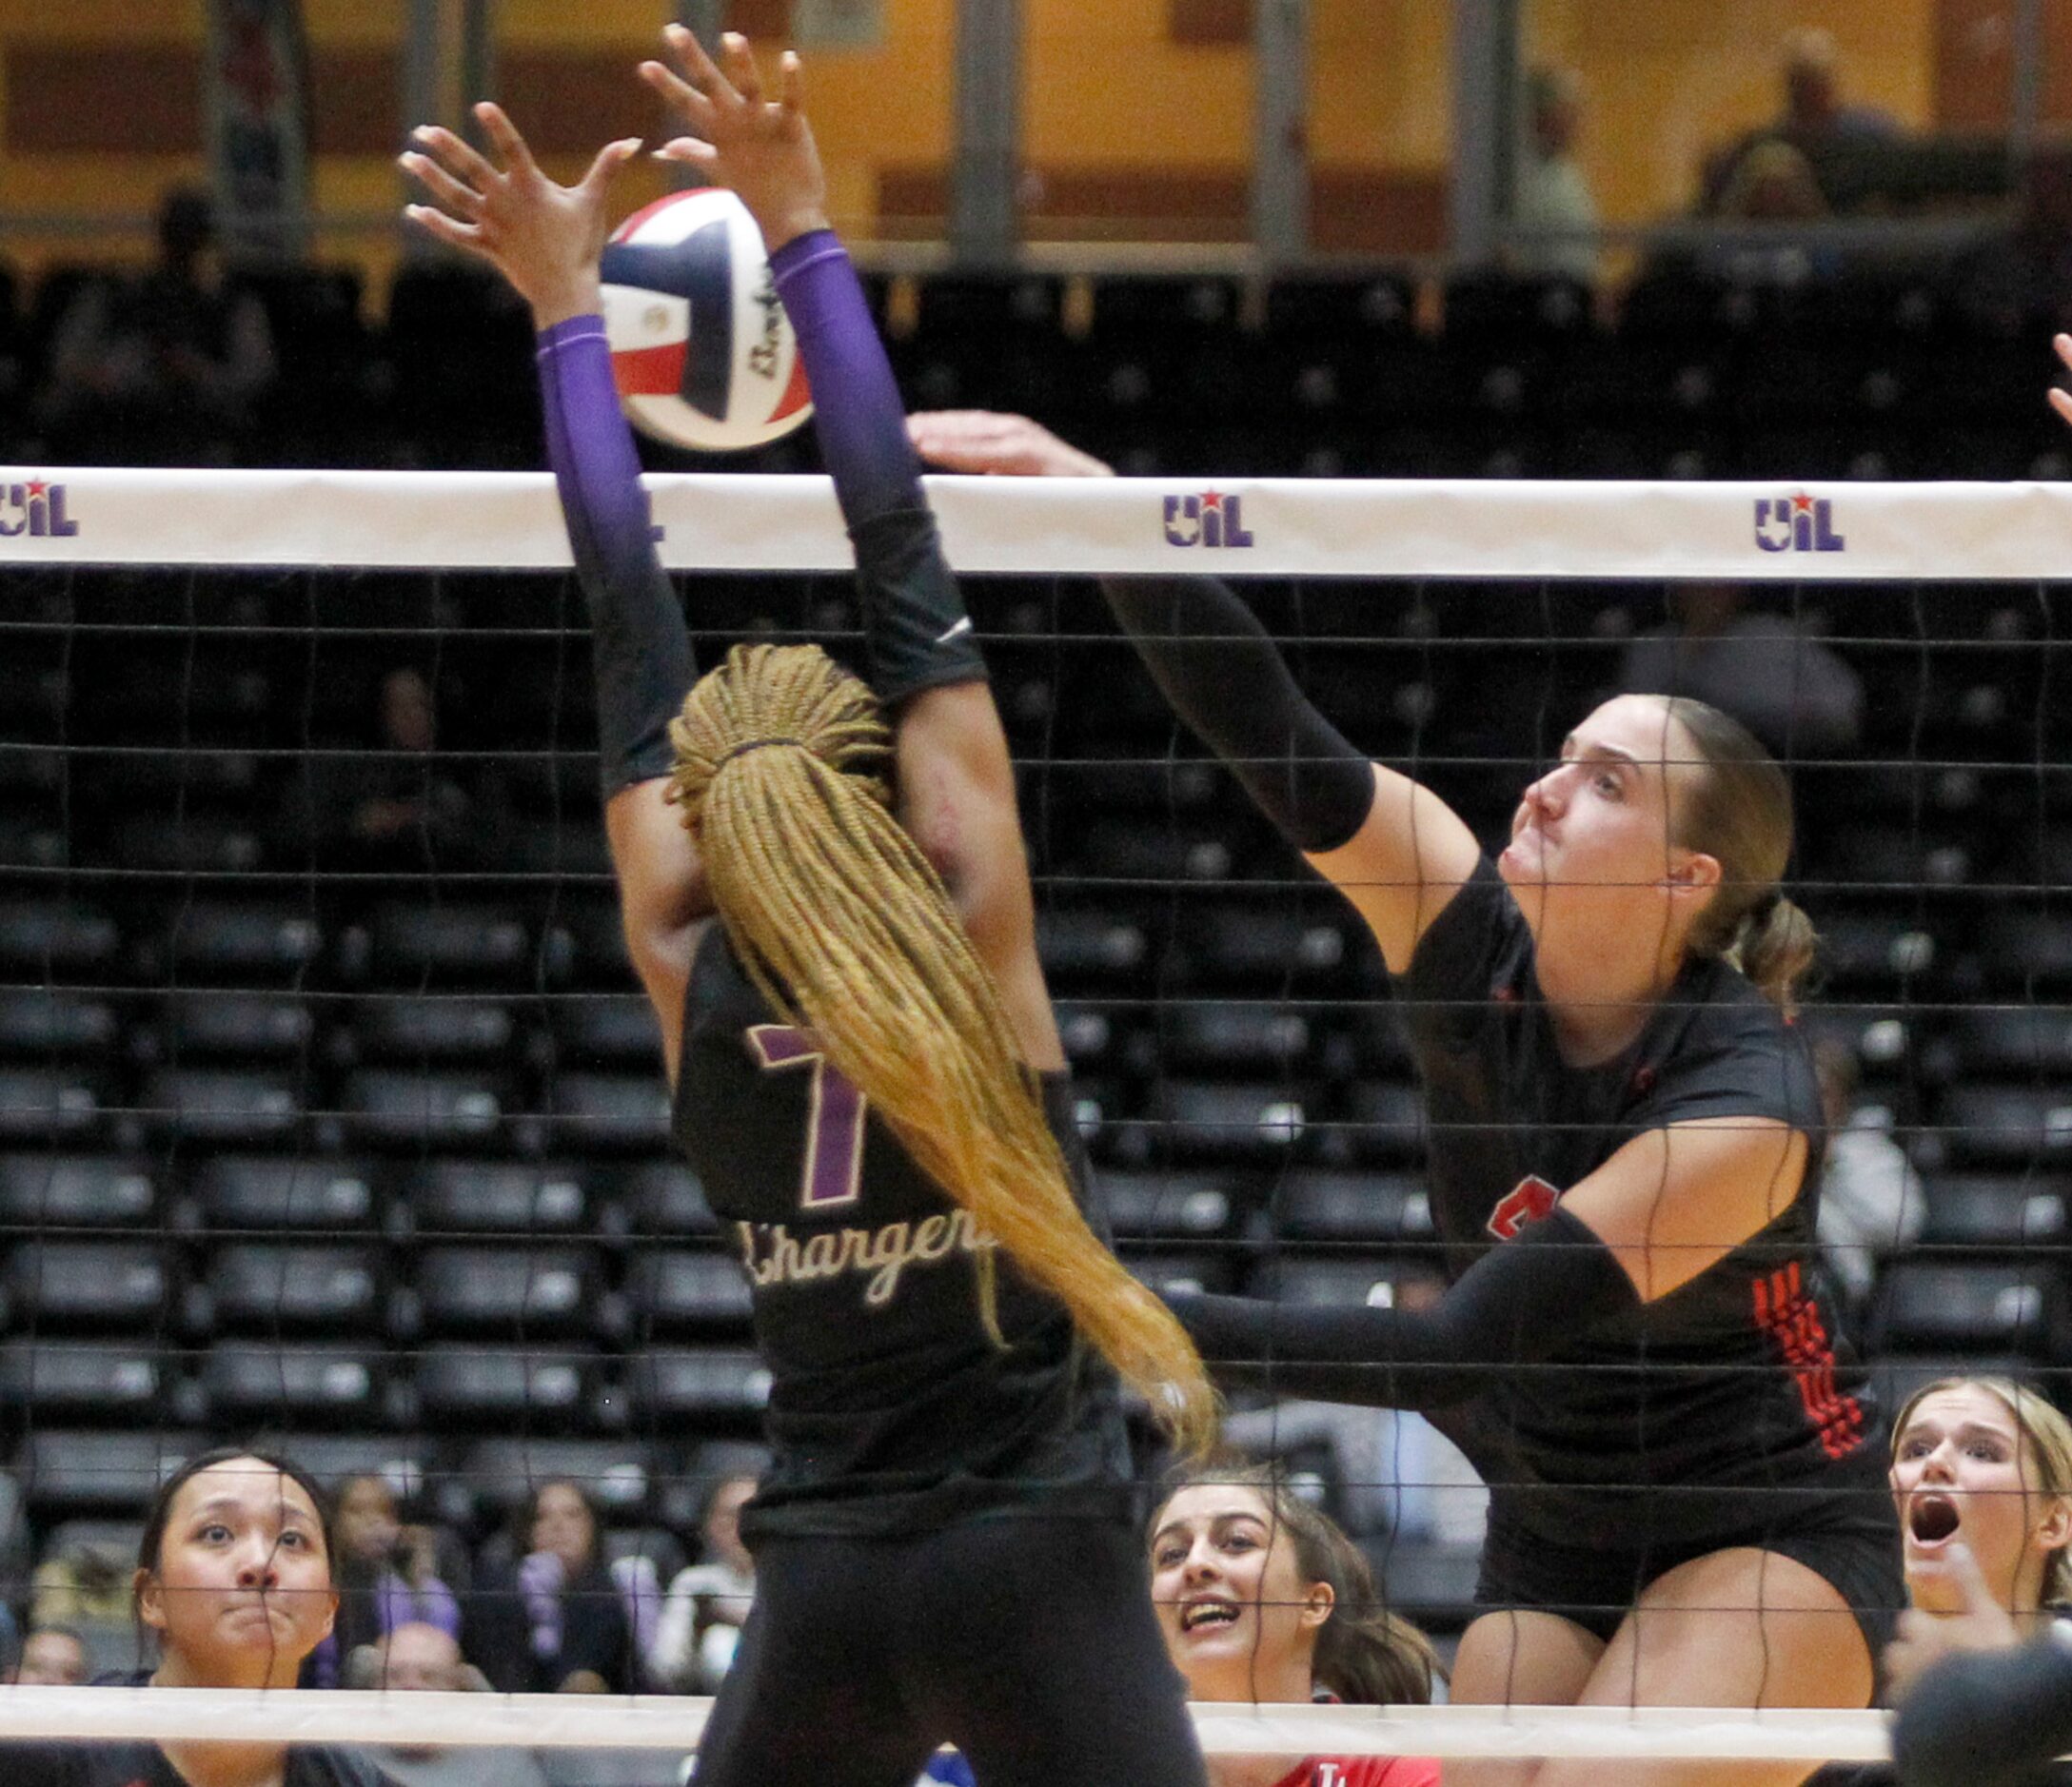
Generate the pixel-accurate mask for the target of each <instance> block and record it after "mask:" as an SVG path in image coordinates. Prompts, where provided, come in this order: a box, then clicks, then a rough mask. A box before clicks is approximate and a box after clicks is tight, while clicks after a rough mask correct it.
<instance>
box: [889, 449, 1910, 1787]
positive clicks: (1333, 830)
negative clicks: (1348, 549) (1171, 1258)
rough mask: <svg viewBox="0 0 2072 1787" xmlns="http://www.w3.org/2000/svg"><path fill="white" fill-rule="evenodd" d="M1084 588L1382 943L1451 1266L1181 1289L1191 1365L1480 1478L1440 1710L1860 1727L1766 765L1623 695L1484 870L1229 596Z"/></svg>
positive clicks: (1861, 1622) (1682, 707)
mask: <svg viewBox="0 0 2072 1787" xmlns="http://www.w3.org/2000/svg"><path fill="white" fill-rule="evenodd" d="M913 433H914V438H915V440H916V441H917V442H918V444H919V445H920V447H921V449H922V451H923V453H924V454H925V455H926V456H928V457H930V458H932V459H935V460H937V461H940V462H942V463H944V464H946V465H948V466H950V467H951V468H952V469H954V470H959V471H1030V470H1038V471H1041V470H1051V469H1056V470H1058V471H1060V472H1068V473H1080V474H1082V475H1083V474H1084V473H1086V472H1087V471H1088V470H1090V469H1095V470H1097V469H1101V468H1099V467H1090V465H1089V462H1088V461H1086V459H1085V456H1084V455H1080V454H1077V453H1076V452H1075V450H1073V449H1071V448H1068V447H1065V446H1064V445H1063V443H1062V442H1056V441H1055V440H1054V439H1053V438H1052V437H1050V436H1049V435H1048V434H1046V433H1045V432H1044V431H1043V430H1041V429H1040V428H1037V427H1036V424H1034V423H1032V422H1026V421H1023V420H1021V419H1018V418H1002V417H993V416H985V415H977V414H971V413H965V414H961V415H958V414H952V415H947V416H936V417H917V418H915V420H914V423H913ZM1106 587H1107V592H1108V597H1109V601H1110V604H1111V606H1112V607H1113V608H1114V609H1115V614H1116V617H1117V619H1119V620H1120V621H1121V623H1122V625H1123V628H1124V630H1125V631H1126V632H1127V633H1128V634H1129V635H1130V638H1131V639H1132V641H1133V642H1134V643H1135V646H1136V649H1137V651H1138V653H1139V655H1140V656H1141V657H1142V658H1143V659H1144V661H1145V664H1146V666H1147V667H1148V668H1149V669H1150V671H1151V673H1152V676H1153V677H1154V679H1155V680H1156V681H1157V683H1158V685H1159V686H1160V688H1161V689H1163V690H1164V692H1165V694H1166V696H1167V697H1168V698H1169V699H1170V700H1171V701H1172V703H1173V705H1174V708H1175V709H1176V710H1177V712H1178V713H1179V714H1180V716H1181V717H1182V718H1184V719H1185V720H1186V721H1187V722H1188V724H1189V725H1190V726H1191V727H1192V728H1193V729H1194V731H1195V732H1196V733H1197V734H1199V735H1200V736H1201V737H1202V738H1204V739H1205V740H1206V741H1207V742H1208V743H1209V744H1210V745H1211V746H1212V747H1214V749H1215V750H1216V752H1217V753H1218V754H1219V755H1220V756H1222V757H1223V758H1224V760H1225V761H1226V762H1227V763H1228V764H1229V765H1230V767H1231V769H1232V771H1233V774H1234V775H1235V776H1237V777H1238V779H1239V780H1240V781H1241V782H1242V783H1243V784H1244V786H1245V788H1246V790H1247V791H1248V792H1249V793H1250V794H1251V795H1252V797H1253V800H1254V801H1255V802H1256V803H1257V804H1258V805H1259V807H1260V808H1261V809H1262V811H1264V812H1265V814H1266V815H1267V816H1268V817H1269V818H1271V819H1272V820H1273V822H1274V823H1275V824H1276V825H1277V826H1278V828H1279V829H1280V830H1281V832H1282V833H1283V834H1284V835H1286V836H1287V837H1288V838H1289V839H1290V841H1291V842H1293V844H1294V845H1295V846H1296V848H1297V849H1299V850H1300V851H1301V852H1302V853H1303V854H1304V855H1305V856H1306V857H1307V858H1308V860H1309V861H1310V863H1311V864H1312V866H1313V867H1314V868H1316V869H1317V870H1318V871H1320V872H1321V873H1322V874H1325V875H1326V876H1328V877H1329V878H1330V879H1331V880H1332V882H1333V883H1334V884H1335V885H1336V886H1337V887H1338V889H1339V890H1340V891H1341V892H1342V893H1343V894H1345V896H1346V897H1347V899H1348V900H1349V901H1350V902H1351V903H1352V906H1353V908H1354V909H1355V910H1356V911H1357V912H1358V913H1359V914H1360V916H1361V917H1362V918H1363V919H1364V920H1365V921H1366V923H1367V925H1368V927H1369V929H1370V930H1371V932H1372V933H1373V934H1374V937H1375V939H1376V941H1377V942H1378V943H1379V945H1380V947H1381V952H1382V955H1383V957H1384V959H1385V960H1386V961H1387V963H1388V966H1389V970H1390V972H1391V974H1392V975H1393V976H1394V979H1395V989H1396V995H1397V998H1398V1001H1399V1003H1400V1005H1401V1007H1402V1010H1403V1013H1404V1017H1405V1019H1406V1020H1407V1023H1408V1027H1409V1030H1410V1033H1411V1044H1412V1048H1413V1050H1414V1051H1415V1053H1416V1056H1417V1060H1418V1065H1419V1070H1420V1073H1421V1076H1422V1078H1423V1081H1424V1087H1425V1095H1426V1104H1427V1110H1428V1113H1429V1118H1430V1126H1429V1127H1430V1164H1429V1172H1430V1177H1431V1205H1432V1216H1433V1220H1434V1222H1435V1224H1436V1226H1437V1227H1438V1230H1439V1233H1440V1237H1441V1239H1442V1240H1443V1242H1444V1243H1445V1244H1446V1252H1447V1260H1448V1267H1449V1271H1450V1276H1451V1278H1452V1281H1453V1282H1452V1284H1451V1286H1450V1288H1449V1290H1448V1291H1447V1293H1446V1294H1445V1296H1443V1297H1442V1298H1441V1299H1440V1300H1439V1301H1438V1303H1437V1304H1436V1305H1435V1306H1432V1307H1431V1308H1430V1309H1427V1310H1408V1309H1371V1308H1367V1307H1364V1306H1363V1307H1353V1308H1317V1307H1313V1306H1304V1307H1297V1306H1279V1305H1275V1304H1273V1303H1267V1302H1254V1301H1249V1300H1246V1299H1242V1298H1226V1297H1175V1298H1174V1306H1175V1307H1176V1308H1177V1309H1178V1310H1179V1311H1180V1313H1181V1316H1182V1318H1183V1320H1185V1321H1186V1322H1187V1324H1188V1326H1189V1328H1190V1329H1191V1331H1192V1332H1193V1333H1194V1337H1195V1339H1196V1341H1197V1343H1198V1344H1199V1345H1201V1348H1202V1352H1203V1354H1204V1356H1206V1357H1208V1358H1209V1359H1210V1360H1211V1361H1212V1362H1216V1361H1223V1362H1227V1363H1233V1364H1238V1365H1243V1366H1245V1367H1246V1368H1247V1371H1248V1375H1253V1376H1263V1377H1264V1379H1265V1381H1266V1382H1268V1383H1269V1384H1271V1385H1272V1386H1273V1387H1274V1388H1276V1389H1279V1390H1281V1391H1284V1392H1286V1393H1288V1394H1291V1395H1298V1396H1314V1397H1322V1398H1326V1399H1332V1400H1337V1401H1343V1402H1361V1403H1374V1404H1391V1405H1398V1406H1408V1407H1416V1408H1428V1409H1434V1410H1436V1411H1438V1421H1439V1424H1440V1425H1442V1426H1443V1427H1444V1428H1446V1430H1447V1431H1449V1432H1450V1434H1451V1435H1452V1436H1453V1437H1454V1438H1456V1439H1457V1440H1458V1442H1459V1443H1460V1444H1461V1445H1462V1447H1463V1449H1464V1450H1465V1451H1466V1452H1467V1453H1468V1455H1469V1457H1470V1459H1471V1460H1472V1461H1473V1462H1474V1463H1475V1465H1476V1466H1477V1468H1478V1469H1479V1470H1480V1471H1481V1472H1482V1475H1483V1476H1484V1478H1485V1479H1486V1480H1487V1481H1488V1483H1490V1490H1491V1500H1490V1522H1489V1534H1488V1539H1487V1542H1486V1545H1485V1549H1484V1555H1483V1565H1482V1575H1481V1580H1480V1582H1479V1583H1478V1585H1477V1591H1476V1599H1477V1601H1478V1603H1479V1604H1480V1605H1481V1606H1483V1607H1484V1608H1485V1609H1487V1611H1486V1612H1484V1613H1483V1614H1482V1615H1481V1616H1480V1617H1479V1618H1477V1619H1476V1620H1475V1621H1474V1622H1473V1623H1472V1624H1471V1625H1470V1627H1469V1629H1468V1632H1467V1634H1466V1635H1465V1637H1464V1638H1463V1640H1462V1641H1461V1648H1460V1652H1459V1656H1458V1659H1457V1661H1456V1663H1455V1667H1454V1674H1453V1699H1455V1700H1458V1701H1463V1702H1475V1703H1484V1704H1488V1703H1493V1702H1534V1703H1557V1704H1558V1703H1570V1702H1573V1703H1593V1704H1617V1705H1627V1704H1641V1705H1668V1706H1679V1705H1727V1706H1734V1705H1739V1706H1800V1705H1803V1706H1835V1707H1848V1706H1864V1705H1865V1704H1867V1703H1868V1701H1869V1699H1870V1694H1871V1684H1872V1659H1873V1658H1874V1657H1875V1656H1876V1654H1877V1646H1878V1643H1879V1642H1880V1641H1881V1640H1882V1639H1883V1638H1884V1636H1885V1632H1886V1630H1887V1629H1888V1627H1889V1624H1890V1621H1891V1619H1892V1617H1893V1615H1894V1613H1895V1612H1896V1610H1897V1609H1898V1607H1899V1606H1900V1604H1901V1601H1902V1599H1903V1597H1902V1590H1901V1583H1900V1578H1899V1569H1898V1556H1899V1544H1898V1534H1897V1531H1896V1523H1895V1520H1894V1516H1893V1512H1892V1508H1891V1504H1890V1502H1889V1501H1888V1500H1887V1498H1886V1497H1885V1493H1884V1456H1883V1454H1884V1448H1883V1446H1882V1444H1881V1443H1880V1435H1879V1422H1878V1420H1877V1417H1876V1415H1875V1414H1874V1412H1873V1410H1872V1408H1871V1406H1870V1404H1869V1403H1868V1401H1867V1398H1866V1396H1865V1390H1864V1387H1863V1380H1862V1378H1861V1375H1860V1374H1859V1373H1858V1372H1857V1371H1856V1370H1854V1369H1853V1368H1852V1367H1851V1366H1849V1365H1847V1364H1845V1362H1844V1361H1843V1360H1842V1359H1841V1358H1839V1357H1838V1356H1837V1349H1836V1346H1835V1344H1834V1341H1833V1336H1834V1332H1835V1324H1834V1315H1833V1311H1832V1309H1831V1307H1830V1306H1829V1305H1828V1303H1827V1301H1826V1299H1825V1296H1824V1295H1823V1294H1822V1293H1820V1292H1819V1291H1818V1290H1817V1289H1816V1288H1815V1286H1816V1283H1817V1280H1816V1277H1815V1274H1814V1271H1813V1266H1812V1261H1813V1214H1814V1211H1813V1193H1812V1191H1811V1188H1812V1186H1813V1184H1814V1183H1815V1179H1816V1171H1817V1166H1818V1158H1817V1157H1818V1150H1819V1141H1818V1138H1819V1134H1820V1129H1821V1118H1820V1105H1819V1097H1818V1093H1817V1090H1816V1088H1815V1085H1814V1080H1813V1072H1812V1068H1811V1064H1810V1062H1809V1060H1808V1058H1807V1055H1806V1049H1805V1046H1804V1044H1803V1042H1802V1041H1801V1040H1800V1038H1799V1037H1798V1035H1797V1034H1796V1032H1795V1031H1793V1030H1792V1029H1791V1028H1790V1027H1789V1025H1788V1022H1787V1015H1788V1010H1789V1006H1790V1001H1791V997H1792V991H1793V985H1794V982H1795V980H1796V977H1797V975H1798V974H1799V972H1801V971H1803V969H1804V968H1805V966H1806V961H1807V959H1808V957H1809V955H1810V953H1811V947H1810V946H1811V943H1812V933H1811V928H1810V926H1809V925H1808V923H1807V921H1806V916H1805V914H1804V913H1801V912H1800V911H1799V910H1798V908H1797V907H1796V906H1794V905H1793V904H1792V903H1791V902H1790V901H1789V900H1787V899H1786V898H1784V897H1783V895H1782V894H1781V893H1780V891H1779V887H1778V880H1779V877H1780V875H1781V874H1782V873H1783V871H1784V867H1785V863H1786V858H1787V857H1788V855H1789V854H1790V849H1791V806H1790V796H1789V793H1788V790H1787V788H1786V782H1785V778H1784V776H1783V774H1782V772H1780V771H1779V769H1778V768H1777V766H1776V765H1775V764H1774V763H1773V762H1771V761H1770V759H1769V757H1768V756H1767V755H1766V753H1765V752H1764V751H1763V749H1762V747H1761V746H1760V745H1759V744H1757V743H1756V741H1755V740H1754V739H1753V738H1752V737H1750V736H1748V735H1747V733H1746V731H1745V730H1744V729H1743V728H1742V727H1741V726H1739V725H1738V724H1737V723H1736V722H1734V721H1733V720H1731V719H1729V718H1727V717H1726V716H1724V715H1722V714H1719V713H1717V712H1715V711H1714V710H1713V709H1711V708H1708V707H1705V706H1703V705H1702V704H1700V703H1697V702H1693V701H1687V700H1671V699H1663V698H1659V697H1631V696H1629V697H1620V698H1618V699H1616V700H1612V701H1608V702H1607V703H1606V704H1605V705H1604V706H1602V707H1600V708H1598V709H1597V710H1596V711H1595V712H1594V713H1592V714H1589V715H1588V716H1586V717H1584V718H1583V719H1582V720H1581V721H1580V722H1579V723H1578V724H1577V725H1576V727H1575V728H1574V730H1573V731H1572V732H1570V733H1569V736H1568V737H1567V738H1566V739H1565V740H1564V741H1563V744H1562V747H1561V754H1560V757H1559V760H1558V761H1556V762H1554V763H1553V764H1551V765H1550V766H1549V768H1548V769H1547V771H1546V773H1545V774H1544V775H1542V776H1539V777H1538V778H1537V779H1536V780H1535V781H1533V782H1532V784H1531V785H1530V786H1529V787H1528V788H1527V789H1526V790H1525V792H1524V795H1522V797H1521V798H1520V800H1519V803H1518V807H1517V810H1516V813H1515V815H1514V816H1513V819H1512V823H1511V834H1510V842H1509V843H1508V844H1507V845H1506V847H1505V848H1504V850H1503V852H1502V853H1501V854H1500V855H1499V856H1497V857H1495V858H1493V859H1492V858H1490V857H1488V856H1485V855H1484V854H1482V852H1481V849H1480V848H1479V846H1478V845H1477V844H1476V841H1475V837H1474V834H1473V833H1471V832H1470V830H1469V828H1468V826H1467V825H1466V824H1465V823H1464V822H1463V821H1462V820H1461V818H1460V817H1459V816H1458V815H1456V814H1454V813H1453V811H1452V810H1451V809H1450V807H1448V806H1447V805H1446V803H1445V802H1444V801H1443V800H1441V799H1440V798H1439V796H1438V795H1436V794H1434V793H1433V792H1432V791H1431V789H1429V788H1425V787H1423V786H1420V785H1419V784H1418V783H1416V782H1413V781H1412V780H1411V779H1410V778H1409V777H1407V776H1402V775H1399V774H1398V773H1397V772H1395V771H1394V770H1391V769H1389V768H1387V767H1385V766H1383V765H1381V764H1376V763H1371V762H1369V761H1368V759H1367V758H1366V757H1365V756H1363V755H1362V754H1361V753H1360V752H1358V751H1356V750H1354V749H1353V747H1352V745H1350V744H1348V743H1347V742H1346V740H1345V739H1344V738H1343V737H1342V736H1340V735H1339V734H1338V733H1337V731H1336V730H1335V729H1334V728H1333V727H1332V725H1331V724H1330V722H1329V721H1327V720H1326V719H1325V718H1324V717H1323V716H1322V715H1321V714H1319V713H1318V712H1317V711H1316V709H1315V708H1314V707H1312V705H1311V704H1310V703H1309V702H1308V701H1307V700H1305V699H1304V698H1303V697H1302V695H1301V693H1300V692H1299V691H1298V690H1297V689H1296V687H1295V686H1294V683H1293V679H1292V678H1291V677H1290V675H1289V673H1288V669H1287V666H1286V665H1285V664H1284V663H1283V662H1282V659H1281V658H1280V655H1279V654H1278V653H1277V652H1276V651H1275V650H1274V649H1273V644H1272V642H1271V640H1270V639H1269V638H1267V636H1266V634H1265V632H1264V631H1263V629H1262V628H1261V627H1260V626H1259V624H1258V622H1257V621H1256V619H1254V618H1253V615H1252V613H1251V611H1250V610H1249V609H1248V608H1247V607H1246V606H1245V604H1244V603H1243V602H1242V601H1241V600H1239V599H1237V597H1236V596H1235V595H1234V594H1233V592H1232V591H1230V590H1229V589H1228V588H1226V587H1224V586H1223V585H1222V584H1220V583H1217V582H1214V581H1213V580H1209V579H1133V580H1112V581H1110V582H1109V583H1108V584H1107V585H1106ZM1806 1772H1807V1771H1806V1769H1805V1768H1804V1767H1800V1766H1798V1765H1795V1764H1788V1763H1786V1764H1770V1765H1753V1766H1751V1765H1746V1764H1732V1765H1727V1766H1726V1767H1724V1768H1723V1767H1722V1765H1719V1764H1710V1765H1707V1764H1688V1765H1679V1766H1674V1767H1665V1766H1653V1767H1650V1768H1649V1770H1648V1773H1647V1775H1646V1777H1645V1778H1647V1779H1648V1781H1650V1782H1662V1781H1674V1782H1678V1783H1686V1782H1699V1781H1713V1780H1720V1779H1727V1778H1731V1779H1732V1780H1733V1781H1735V1782H1736V1783H1747V1782H1765V1783H1768V1782H1776V1783H1785V1782H1794V1781H1797V1780H1798V1779H1800V1778H1802V1777H1804V1775H1805V1774H1806ZM1447 1773H1448V1783H1449V1787H1460V1783H1464V1782H1472V1783H1475V1787H1483V1783H1490V1782H1515V1781H1521V1780H1531V1781H1533V1782H1535V1783H1539V1784H1541V1787H1554V1783H1561V1784H1562V1787H1574V1784H1577V1783H1584V1782H1597V1781H1600V1780H1601V1779H1602V1778H1603V1777H1604V1773H1605V1770H1604V1767H1603V1765H1602V1764H1601V1763H1596V1762H1571V1761H1549V1762H1547V1763H1545V1764H1542V1765H1539V1766H1537V1767H1535V1766H1533V1765H1531V1764H1525V1763H1514V1762H1509V1761H1506V1762H1490V1763H1482V1764H1449V1766H1448V1771H1447Z"/></svg>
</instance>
